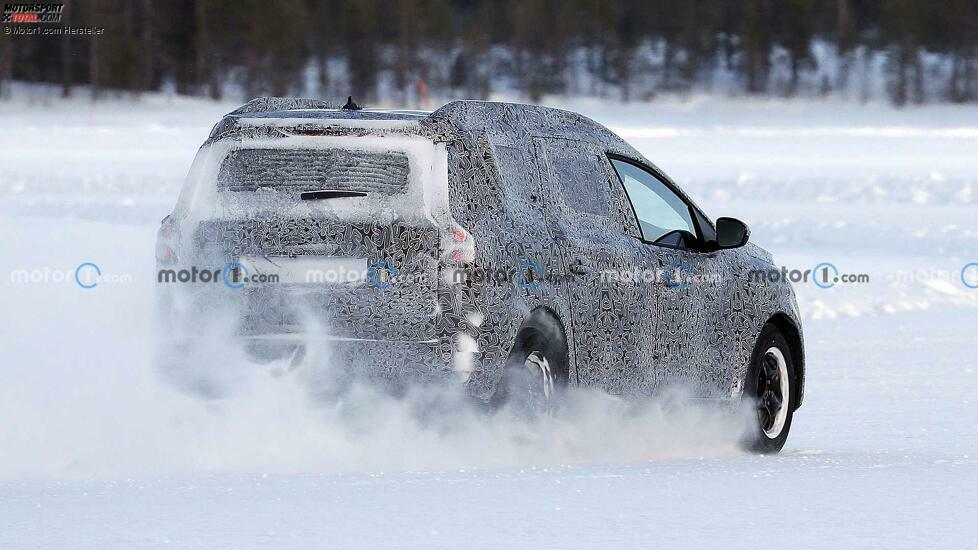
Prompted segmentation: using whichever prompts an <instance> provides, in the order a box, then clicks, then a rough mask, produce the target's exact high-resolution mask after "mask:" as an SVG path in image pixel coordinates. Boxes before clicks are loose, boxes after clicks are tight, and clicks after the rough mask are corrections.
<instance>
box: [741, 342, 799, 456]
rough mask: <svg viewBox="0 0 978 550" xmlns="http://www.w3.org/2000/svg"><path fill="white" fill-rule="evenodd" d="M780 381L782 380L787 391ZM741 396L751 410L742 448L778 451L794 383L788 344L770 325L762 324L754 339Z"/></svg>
mask: <svg viewBox="0 0 978 550" xmlns="http://www.w3.org/2000/svg"><path fill="white" fill-rule="evenodd" d="M772 371H773V372H774V373H775V374H774V375H773V376H772V374H771V373H772ZM782 381H784V382H785V383H786V385H787V391H785V389H784V385H782ZM744 399H747V400H749V401H750V407H751V411H752V413H753V414H752V419H753V423H752V425H751V426H750V428H749V430H748V433H747V435H746V438H745V441H744V447H745V448H746V449H747V450H749V451H751V452H755V453H762V454H774V453H777V452H779V451H780V450H781V448H782V447H784V444H785V442H786V441H787V440H788V432H789V431H790V430H791V420H792V417H793V416H794V409H795V404H796V403H797V402H798V384H797V378H796V377H795V366H794V362H793V361H792V354H791V347H790V346H789V345H788V342H787V340H785V338H784V336H782V334H781V332H780V331H779V330H778V328H777V327H775V326H774V325H765V326H764V328H763V329H762V330H761V334H760V336H758V338H757V344H756V345H755V346H754V351H753V353H751V360H750V365H749V366H748V368H747V379H746V381H745V385H744ZM779 400H780V403H779V404H778V401H779ZM776 404H778V406H776Z"/></svg>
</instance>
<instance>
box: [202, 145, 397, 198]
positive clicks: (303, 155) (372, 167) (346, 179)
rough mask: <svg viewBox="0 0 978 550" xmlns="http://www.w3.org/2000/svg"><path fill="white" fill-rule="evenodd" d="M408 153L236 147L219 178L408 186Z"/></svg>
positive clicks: (292, 184)
mask: <svg viewBox="0 0 978 550" xmlns="http://www.w3.org/2000/svg"><path fill="white" fill-rule="evenodd" d="M409 171H410V168H409V163H408V158H407V155H405V154H404V153H399V152H395V151H390V152H376V151H358V150H350V149H237V150H235V151H232V152H231V153H229V154H228V156H227V157H226V158H225V159H224V161H223V162H222V163H221V169H220V171H219V172H218V176H217V181H218V185H219V186H220V188H221V189H226V190H228V191H256V190H258V189H273V190H280V191H286V192H294V193H302V192H305V191H317V190H320V189H342V190H350V191H364V192H368V193H370V192H380V193H387V194H395V193H399V192H402V191H404V190H405V189H406V188H407V184H408V172H409Z"/></svg>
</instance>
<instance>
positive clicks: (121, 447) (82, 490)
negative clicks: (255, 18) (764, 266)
mask: <svg viewBox="0 0 978 550" xmlns="http://www.w3.org/2000/svg"><path fill="white" fill-rule="evenodd" d="M564 106H566V107H568V108H571V109H574V110H579V111H581V112H584V113H585V114H588V115H590V116H592V117H593V118H595V119H596V120H598V121H600V122H603V123H605V124H606V125H608V126H609V127H612V128H613V129H615V130H617V131H619V132H620V133H621V134H622V135H623V136H624V137H626V139H629V140H630V141H631V142H632V143H634V144H635V145H636V146H637V147H638V148H639V149H640V150H642V151H643V152H644V153H645V154H646V155H647V156H648V157H649V158H650V159H652V160H653V161H654V162H656V163H658V164H659V165H660V166H661V167H662V168H663V169H664V170H666V171H667V172H668V173H670V174H672V175H673V176H674V177H675V178H676V179H677V180H678V181H680V182H681V183H682V184H683V186H684V187H685V188H686V189H687V190H688V191H690V192H691V194H692V195H693V197H694V198H695V199H696V200H697V201H698V202H699V203H700V204H701V206H703V207H704V209H705V210H706V211H707V212H708V213H710V214H711V215H712V216H721V215H730V216H736V217H739V218H742V219H744V220H745V221H747V222H748V224H749V225H750V226H751V228H752V230H753V235H752V239H753V240H755V241H756V242H758V243H760V244H761V245H762V246H765V247H766V248H768V249H769V250H771V251H772V252H773V253H774V255H775V259H776V261H777V262H779V263H781V264H783V265H785V266H786V267H788V268H796V269H802V270H803V269H809V268H812V267H814V266H815V265H816V264H819V263H822V262H830V263H832V264H833V265H835V266H836V267H837V268H838V269H839V271H840V272H843V273H865V274H868V275H869V276H870V278H869V282H868V283H859V284H849V285H838V286H836V287H834V288H830V289H822V288H819V287H817V286H815V285H814V284H811V283H809V284H801V285H798V286H797V287H796V288H797V291H798V294H799V299H800V302H801V305H802V310H803V314H804V316H805V318H806V325H805V329H806V336H807V345H808V354H809V369H808V377H809V378H808V386H807V392H806V394H807V395H806V402H805V405H804V407H803V408H802V409H801V410H800V411H799V413H798V415H797V416H796V417H795V422H794V424H793V426H792V433H791V437H790V438H789V441H788V445H787V446H786V448H785V450H784V451H783V452H782V454H781V455H779V456H775V457H757V456H750V455H744V454H741V453H739V452H738V451H736V450H734V448H733V445H732V444H731V441H730V437H729V433H728V432H729V431H731V426H730V425H729V423H728V420H727V419H724V418H721V417H718V416H716V415H714V414H712V413H711V412H709V411H702V410H697V409H694V408H690V407H679V408H676V407H674V406H673V404H670V403H657V404H649V405H646V406H644V407H640V408H635V407H631V406H627V405H625V404H622V403H619V402H617V401H615V400H612V399H610V398H607V397H604V396H597V395H590V394H581V395H576V396H575V407H576V409H577V411H576V412H577V413H578V414H577V415H575V417H574V419H573V421H571V420H569V419H565V418H558V419H552V420H547V421H545V422H543V423H542V424H541V425H537V426H524V425H519V424H515V423H512V422H508V421H507V420H506V419H505V418H487V417H484V416H480V415H479V414H477V413H475V412H473V411H470V410H467V409H466V408H464V407H461V406H459V408H458V409H454V408H452V407H447V408H443V409H440V411H441V413H440V414H438V415H437V416H438V417H437V418H434V419H433V418H431V416H430V415H429V416H425V415H419V413H418V412H417V411H416V408H417V405H418V404H419V403H421V402H422V401H423V399H422V398H421V397H412V398H410V399H407V400H404V401H393V400H390V399H387V398H383V397H380V396H376V395H373V394H372V393H371V392H370V391H369V390H361V391H359V392H357V393H355V394H352V395H351V396H350V397H349V399H348V400H347V401H346V402H345V403H344V404H342V405H341V406H332V407H323V406H321V405H315V404H313V403H311V402H310V401H309V400H308V399H307V398H306V394H305V393H304V391H303V388H302V385H301V383H300V382H299V381H298V380H296V379H295V377H290V376H284V377H283V376H274V375H273V374H272V373H270V372H268V371H265V370H261V369H258V368H256V367H248V366H245V367H242V366H241V363H240V362H238V361H236V360H235V356H234V350H227V355H226V356H223V357H221V358H219V360H217V361H215V365H214V368H215V369H223V371H225V373H226V375H227V376H228V377H229V378H234V379H237V380H238V382H237V387H236V391H235V392H234V394H233V395H232V396H231V397H229V398H227V399H224V400H220V401H211V402H203V401H199V400H196V399H193V398H191V397H188V396H186V395H183V394H180V393H177V392H175V391H174V390H172V389H171V388H170V387H169V386H168V385H166V384H165V383H163V382H161V381H160V380H159V379H158V377H157V375H156V374H155V372H154V371H153V369H152V366H151V361H150V351H151V349H152V346H153V338H152V328H153V327H152V320H151V317H150V312H151V303H152V292H153V280H154V276H153V275H154V274H153V270H154V266H153V256H152V251H153V246H152V243H153V239H154V236H155V231H156V228H157V226H158V223H159V220H160V218H162V217H163V216H164V215H165V214H166V213H167V212H168V211H169V209H170V207H171V206H172V203H173V201H174V199H175V195H176V192H177V190H178V189H179V186H180V183H181V179H182V177H183V175H184V173H185V172H186V170H187V168H188V167H189V163H190V160H191V159H192V157H193V155H194V153H195V151H196V148H197V147H198V146H199V144H200V142H202V141H203V139H204V138H205V136H206V134H207V132H208V131H209V129H210V126H211V125H212V124H213V123H214V122H215V121H216V120H217V119H218V118H219V116H220V115H221V114H223V113H224V112H227V111H229V110H230V109H231V108H233V105H229V104H214V103H208V102H203V101H196V100H187V99H179V98H177V99H169V98H165V97H159V96H147V97H144V98H143V99H142V100H140V101H139V102H137V103H131V102H126V101H114V102H106V103H101V104H96V105H92V104H91V103H89V102H87V101H84V100H77V101H72V102H68V103H64V102H59V101H51V102H47V103H46V104H41V103H38V102H34V103H32V102H30V101H28V100H27V99H24V98H23V97H19V98H16V99H15V100H14V101H12V102H6V103H0V166H2V167H3V169H2V170H0V235H3V238H2V239H0V297H2V299H0V303H2V308H3V309H2V311H3V313H2V315H0V548H7V547H10V548H64V547H73V548H106V547H127V548H128V547H140V548H146V547H162V546H168V547H176V548H183V547H206V548H235V549H239V548H248V547H269V546H272V547H294V548H309V547H370V548H397V547H432V546H436V547H459V546H463V545H465V546H469V547H503V546H509V547H526V548H530V547H535V548H539V547H561V548H565V547H595V546H606V547H635V548H648V547H654V546H663V545H669V546H673V547H709V548H713V547H718V546H722V547H724V548H754V547H757V546H758V545H764V544H778V545H788V546H799V547H813V546H820V547H864V548H882V547H885V548H918V547H922V546H925V547H946V548H961V547H970V546H973V545H974V540H973V539H974V535H975V531H974V527H973V524H974V518H975V516H976V512H978V505H976V499H975V498H974V494H975V493H976V491H978V422H976V421H978V413H976V412H975V407H976V405H978V399H976V394H978V392H976V390H978V372H976V371H978V360H976V359H975V349H976V344H978V336H976V335H978V333H976V329H975V325H976V320H978V289H970V288H968V287H967V286H966V285H965V282H967V283H969V284H971V285H978V268H976V269H974V270H973V271H969V272H966V273H965V274H964V279H963V280H962V268H963V267H964V266H965V265H966V264H967V263H969V262H978V229H976V225H975V221H974V220H975V216H976V214H978V196H976V194H978V155H976V152H978V108H974V107H971V108H965V107H949V106H931V107H924V108H918V109H912V110H896V109H892V108H890V107H887V106H882V105H868V106H859V105H853V104H846V103H832V102H824V103H823V102H794V103H779V102H774V101H746V100H740V101H732V100H715V99H696V100H693V101H690V102H686V103H657V104H651V105H649V104H626V105H621V104H608V103H607V102H597V101H593V102H592V101H588V100H580V101H575V102H572V103H569V104H565V105H564ZM83 262H93V263H96V264H98V265H99V267H100V269H101V270H102V273H103V282H102V283H100V284H99V286H98V287H96V288H92V289H87V290H86V289H82V288H79V286H78V285H77V284H76V283H75V282H74V270H75V268H76V267H77V266H78V265H79V264H81V263H83ZM14 272H18V273H25V272H26V273H28V274H29V275H30V277H32V278H33V279H34V281H33V282H31V281H28V282H23V281H18V280H16V277H13V273H14ZM443 399H451V396H443ZM766 539H767V540H766Z"/></svg>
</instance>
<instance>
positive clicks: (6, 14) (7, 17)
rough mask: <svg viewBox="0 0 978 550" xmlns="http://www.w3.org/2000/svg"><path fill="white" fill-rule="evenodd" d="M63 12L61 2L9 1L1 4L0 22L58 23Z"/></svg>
mask: <svg viewBox="0 0 978 550" xmlns="http://www.w3.org/2000/svg"><path fill="white" fill-rule="evenodd" d="M63 13H64V4H63V3H56V4H41V3H35V2H27V3H20V2H17V3H9V4H4V5H3V19H2V23H27V24H32V23H60V22H61V16H62V14H63Z"/></svg>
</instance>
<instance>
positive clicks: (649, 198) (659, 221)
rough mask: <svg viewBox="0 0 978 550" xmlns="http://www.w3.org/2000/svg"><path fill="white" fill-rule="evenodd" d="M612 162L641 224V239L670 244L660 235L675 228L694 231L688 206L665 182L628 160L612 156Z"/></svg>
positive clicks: (692, 232)
mask: <svg viewBox="0 0 978 550" xmlns="http://www.w3.org/2000/svg"><path fill="white" fill-rule="evenodd" d="M611 164H612V165H613V166H614V167H615V171H616V172H618V176H619V177H621V182H622V184H623V185H624V186H625V191H627V192H628V198H629V200H631V202H632V207H633V208H634V209H635V215H636V216H638V222H639V226H640V227H641V228H642V238H643V239H645V240H647V241H652V242H663V243H664V244H672V243H667V242H665V241H660V239H662V238H663V237H665V236H666V235H669V234H670V233H673V232H674V231H687V232H689V233H690V234H692V235H693V236H695V235H696V226H695V225H694V224H693V218H692V216H691V215H690V210H689V206H688V205H687V204H686V203H685V202H683V200H682V199H681V198H679V196H678V195H676V194H675V193H673V192H672V190H671V189H669V187H668V186H667V185H666V184H665V183H663V182H661V181H659V179H658V178H656V177H655V176H654V175H652V174H651V173H649V172H647V171H645V170H643V169H642V168H639V167H638V166H635V165H634V164H631V163H629V162H625V161H622V160H618V159H611Z"/></svg>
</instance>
